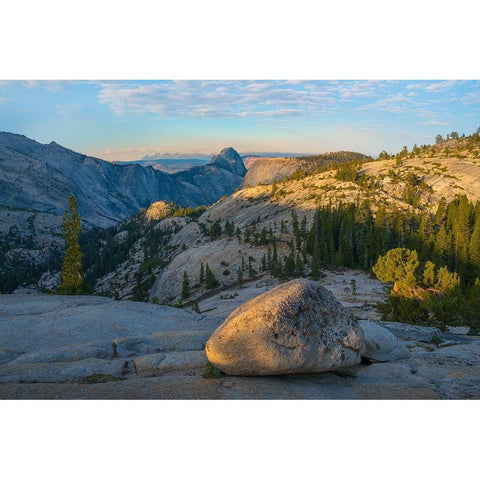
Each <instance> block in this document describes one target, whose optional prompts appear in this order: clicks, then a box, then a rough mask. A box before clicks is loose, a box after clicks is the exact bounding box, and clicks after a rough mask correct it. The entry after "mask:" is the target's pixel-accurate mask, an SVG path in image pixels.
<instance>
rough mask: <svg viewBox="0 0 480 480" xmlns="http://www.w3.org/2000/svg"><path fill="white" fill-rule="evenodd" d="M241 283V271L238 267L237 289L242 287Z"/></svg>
mask: <svg viewBox="0 0 480 480" xmlns="http://www.w3.org/2000/svg"><path fill="white" fill-rule="evenodd" d="M242 283H243V270H242V268H241V267H238V269H237V284H238V286H239V287H241V286H242Z"/></svg>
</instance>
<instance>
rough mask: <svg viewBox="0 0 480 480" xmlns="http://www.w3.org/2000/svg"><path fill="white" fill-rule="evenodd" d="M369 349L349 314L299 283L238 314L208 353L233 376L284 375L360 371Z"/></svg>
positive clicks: (320, 290)
mask: <svg viewBox="0 0 480 480" xmlns="http://www.w3.org/2000/svg"><path fill="white" fill-rule="evenodd" d="M364 348H365V344H364V335H363V332H362V330H361V328H360V326H359V325H358V323H357V322H356V320H355V319H354V318H353V316H352V315H351V314H350V313H349V312H348V310H346V309H345V308H344V307H343V306H342V305H341V304H340V303H339V302H338V301H337V300H336V299H335V298H334V297H333V295H332V294H331V293H330V292H329V291H328V290H326V289H325V288H324V287H322V286H321V285H319V284H318V283H316V282H313V281H311V280H307V279H297V280H292V281H290V282H287V283H284V284H282V285H280V286H278V287H276V288H274V289H273V290H271V291H269V292H266V293H264V294H262V295H260V296H258V297H256V298H254V299H252V300H250V301H248V302H246V303H245V304H243V305H242V306H240V307H239V308H237V309H236V310H234V311H233V312H232V313H231V314H230V315H229V317H228V318H227V319H226V320H225V322H224V323H223V324H222V325H220V327H218V328H217V329H216V330H215V332H213V334H212V336H211V337H210V339H209V340H208V342H207V344H206V346H205V351H206V354H207V357H208V359H209V360H210V362H211V363H212V364H213V365H215V366H216V367H217V368H219V369H220V370H221V371H222V372H224V373H226V374H229V375H281V374H289V373H314V372H325V371H328V370H335V369H338V368H340V367H346V366H351V365H355V364H357V363H359V362H360V360H361V355H362V353H363V351H364Z"/></svg>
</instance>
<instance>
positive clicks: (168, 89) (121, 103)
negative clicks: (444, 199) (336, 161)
mask: <svg viewBox="0 0 480 480" xmlns="http://www.w3.org/2000/svg"><path fill="white" fill-rule="evenodd" d="M100 86H101V88H100V91H99V93H98V100H99V102H100V103H102V104H107V105H108V106H109V107H110V109H111V110H112V111H113V112H114V113H115V114H116V115H128V114H136V113H137V114H138V113H153V114H156V115H159V116H161V117H181V118H196V117H239V118H245V117H257V118H267V117H272V118H276V117H290V116H295V115H301V114H322V113H331V112H334V111H337V110H338V109H339V107H338V106H337V105H336V104H335V103H336V102H338V101H349V99H355V98H361V97H373V96H376V95H378V87H379V82H373V81H362V82H343V83H339V84H335V83H333V82H314V81H305V82H294V81H201V82H199V81H197V82H195V81H175V82H152V83H142V84H136V83H132V82H130V83H129V82H120V83H119V82H103V83H101V84H100Z"/></svg>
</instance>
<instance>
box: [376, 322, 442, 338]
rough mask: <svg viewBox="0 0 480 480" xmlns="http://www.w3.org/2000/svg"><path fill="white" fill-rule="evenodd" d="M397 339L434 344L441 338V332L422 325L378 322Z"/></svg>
mask: <svg viewBox="0 0 480 480" xmlns="http://www.w3.org/2000/svg"><path fill="white" fill-rule="evenodd" d="M377 323H378V324H379V325H381V326H382V327H385V328H386V329H387V330H389V331H390V332H392V333H393V334H394V335H395V336H396V337H398V338H401V339H403V340H412V341H415V342H432V341H433V340H434V339H435V338H436V337H437V338H439V337H440V330H439V329H438V328H435V327H423V326H421V325H409V324H407V323H398V322H383V321H377Z"/></svg>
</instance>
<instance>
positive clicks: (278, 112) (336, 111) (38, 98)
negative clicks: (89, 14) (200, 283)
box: [0, 80, 480, 161]
mask: <svg viewBox="0 0 480 480" xmlns="http://www.w3.org/2000/svg"><path fill="white" fill-rule="evenodd" d="M479 103H480V82H479V81H477V80H459V81H453V80H447V81H444V80H433V81H429V80H421V81H417V80H412V81H409V80H398V81H397V80H385V81H382V80H379V81H376V80H374V81H373V80H366V81H365V80H359V81H350V80H349V81H330V80H320V81H297V80H289V81H283V80H282V81H279V80H275V81H273V80H272V81H263V80H262V81H233V80H225V81H224V80H221V81H211V80H208V81H201V80H199V81H165V80H163V81H138V80H137V81H131V80H129V81H50V80H48V81H24V80H19V81H3V82H0V130H5V131H9V132H14V133H21V134H24V135H26V136H28V137H30V138H33V139H36V140H37V141H39V142H42V143H49V142H50V141H52V140H54V141H56V142H57V143H60V144H62V145H64V146H66V147H68V148H71V149H73V150H76V151H79V152H82V153H85V154H89V155H92V156H96V157H99V158H102V159H105V160H109V161H134V160H140V159H147V158H158V159H161V158H181V159H188V158H209V157H211V156H212V155H214V154H216V153H218V152H219V151H220V150H221V149H222V148H224V147H227V146H232V147H233V148H235V149H236V150H237V151H238V152H240V153H241V154H242V155H248V154H259V155H269V154H270V155H271V154H272V153H273V152H276V153H277V154H278V153H279V152H281V153H280V154H287V155H289V154H291V155H293V154H296V152H302V153H304V154H314V153H325V152H329V151H338V150H351V151H358V152H362V153H365V154H368V155H372V156H376V155H378V153H379V152H380V151H381V150H387V151H388V152H396V151H399V150H400V149H401V148H402V146H403V145H405V144H407V145H408V146H409V147H411V146H412V145H413V144H415V143H416V144H425V143H433V142H434V137H435V135H436V134H439V133H440V134H443V135H444V134H446V133H449V132H451V131H452V130H455V131H458V132H459V133H460V134H462V133H466V134H468V133H471V132H472V131H475V130H476V128H477V127H478V126H479V124H480V114H479V112H478V107H479Z"/></svg>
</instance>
